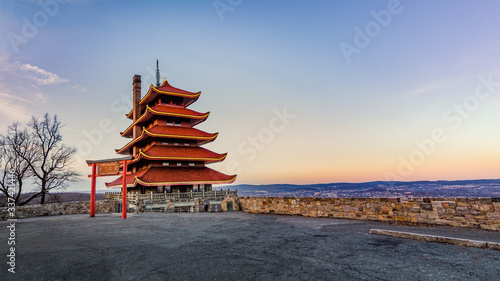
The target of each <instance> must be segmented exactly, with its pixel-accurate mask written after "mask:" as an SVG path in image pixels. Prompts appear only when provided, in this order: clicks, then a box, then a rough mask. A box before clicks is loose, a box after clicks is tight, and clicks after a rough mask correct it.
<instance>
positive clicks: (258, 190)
mask: <svg viewBox="0 0 500 281" xmlns="http://www.w3.org/2000/svg"><path fill="white" fill-rule="evenodd" d="M228 187H230V189H231V190H233V189H238V194H239V196H257V197H273V196H279V197H351V198H352V197H359V198H367V197H380V198H387V197H500V179H496V180H462V181H415V182H384V181H376V182H367V183H328V184H313V185H292V184H271V185H247V184H242V185H232V186H228Z"/></svg>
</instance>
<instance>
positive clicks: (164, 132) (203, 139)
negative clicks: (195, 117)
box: [116, 125, 218, 154]
mask: <svg viewBox="0 0 500 281" xmlns="http://www.w3.org/2000/svg"><path fill="white" fill-rule="evenodd" d="M217 135H218V133H213V134H210V133H206V132H203V131H200V130H198V129H195V128H188V127H173V126H158V125H156V126H153V127H151V128H149V129H144V130H143V131H142V134H141V135H140V136H139V137H137V138H135V139H133V140H132V141H130V142H129V143H127V144H126V145H125V146H124V147H122V148H120V149H117V150H116V153H118V154H130V149H131V148H132V147H133V145H134V144H136V143H138V142H140V141H142V140H145V139H147V138H151V137H157V138H175V139H185V140H196V141H198V142H199V144H204V143H208V142H211V141H214V140H215V139H216V138H217Z"/></svg>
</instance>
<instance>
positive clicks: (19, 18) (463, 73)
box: [0, 0, 500, 190]
mask: <svg viewBox="0 0 500 281" xmlns="http://www.w3.org/2000/svg"><path fill="white" fill-rule="evenodd" d="M42 2H43V3H48V4H47V6H45V9H44V6H43V5H40V4H39V2H38V1H2V2H0V47H1V49H0V55H1V57H0V62H1V67H0V73H1V74H0V132H5V129H6V127H7V125H8V124H10V123H11V122H12V121H14V120H21V121H22V120H24V119H25V118H27V117H29V116H31V115H36V116H41V115H42V114H43V113H45V112H49V113H51V114H58V116H59V117H60V119H61V120H62V122H63V123H64V124H65V129H64V132H63V133H64V138H65V141H66V142H67V143H68V144H70V145H74V146H77V147H78V148H79V151H80V152H79V155H78V163H77V164H76V166H77V169H79V171H81V173H82V174H86V173H88V172H89V169H88V168H87V167H86V166H85V164H84V163H83V160H84V159H99V158H106V157H113V156H115V154H114V149H115V148H119V147H121V146H122V145H123V144H124V143H126V142H127V139H123V138H121V137H120V136H119V132H120V131H122V130H123V129H124V128H126V127H127V126H128V124H129V121H128V120H126V119H125V118H124V117H123V115H124V113H126V112H127V111H128V110H129V109H130V106H131V104H130V100H127V99H130V98H131V90H132V87H131V86H132V85H131V84H132V77H133V75H134V74H140V75H142V77H143V84H144V85H143V92H145V91H146V90H147V88H148V86H149V85H145V84H148V83H152V82H153V76H152V74H153V73H154V72H153V71H154V67H155V62H156V59H159V61H160V70H161V72H162V76H166V78H167V80H168V81H169V82H170V83H171V84H172V85H174V86H176V87H179V88H183V89H186V90H189V91H202V95H201V98H200V99H199V100H198V101H197V102H196V103H195V104H193V105H192V106H191V107H190V108H192V109H194V110H197V111H201V112H206V111H210V112H211V115H210V117H209V119H208V120H207V121H206V122H204V123H203V124H201V125H199V128H200V129H202V130H205V131H207V132H220V135H219V137H218V139H217V140H216V141H215V142H213V143H211V144H209V145H207V146H206V147H207V148H209V149H211V150H214V151H216V152H219V153H223V152H228V153H229V156H228V158H227V160H226V161H224V162H222V163H219V164H214V165H211V167H213V168H215V169H217V170H220V171H222V172H226V173H238V175H239V176H238V180H237V183H263V184H264V183H319V182H337V181H350V182H361V181H370V180H386V179H392V178H397V179H400V180H419V179H429V180H434V179H474V178H498V175H499V170H500V146H498V143H499V142H500V130H499V129H498V124H499V122H500V114H498V108H499V107H500V86H499V85H498V83H497V82H496V81H500V66H499V63H498V62H499V59H500V48H499V47H500V46H499V45H500V35H499V33H498V31H497V30H498V26H500V18H499V17H498V11H499V10H500V9H499V8H500V3H498V2H497V1H474V2H471V1H453V2H451V1H405V0H401V1H244V0H243V1H238V0H233V1H226V0H220V1H59V2H54V1H42ZM186 2H188V3H186ZM54 3H56V4H54ZM374 14H375V15H379V16H378V17H379V21H377V19H376V17H377V16H374ZM387 15H390V19H389V18H388V17H387ZM384 16H385V17H384ZM380 17H381V19H380ZM27 22H28V24H27ZM29 25H33V26H34V27H36V29H37V31H36V32H28V31H33V30H30V29H29V28H28V27H27V26H29ZM23 28H24V30H25V33H23ZM360 30H361V32H362V33H363V34H362V35H360V34H359V31H360ZM20 37H21V38H22V39H19V38H20ZM363 37H364V38H365V39H366V38H367V39H368V40H364V44H361V45H360V44H358V45H356V42H358V43H359V42H360V38H363ZM13 38H17V39H18V41H13ZM356 38H357V39H358V41H356ZM19 40H20V41H19ZM361 41H362V40H361ZM346 45H349V46H352V48H355V49H356V50H357V51H356V53H352V54H351V55H348V56H346V55H345V53H344V52H345V51H343V49H342V48H341V46H346ZM16 48H17V50H16ZM485 81H486V82H485ZM488 81H489V82H488ZM478 87H479V88H480V91H479V93H482V95H479V96H476V95H475V93H476V89H477V88H478ZM479 97H481V98H479ZM460 108H462V111H463V112H462V114H461V113H460V112H459V110H460ZM464 108H465V109H464ZM284 112H286V114H288V115H289V116H290V118H289V119H286V118H285V119H286V120H284V121H283V120H282V119H280V116H283V114H285V113H284ZM286 114H285V115H286ZM291 116H293V118H292V117H291ZM276 118H277V119H276ZM275 119H276V120H278V121H276V122H278V123H279V122H282V123H279V124H278V123H276V124H278V125H279V126H272V125H270V124H271V123H272V122H273V120H275ZM99 124H101V127H100V125H99ZM102 124H104V125H105V126H103V125H102ZM103 128H104V130H103ZM435 130H438V132H441V135H440V136H441V137H440V138H436V139H437V141H436V140H434V139H433V138H432V136H433V132H434V131H435ZM438 135H439V134H438ZM252 139H256V142H257V143H255V142H252ZM426 140H431V142H428V141H426ZM419 144H420V145H419ZM422 144H425V145H422ZM426 145H427V146H426ZM110 180H111V178H110ZM101 184H102V182H101ZM87 186H88V182H87V179H85V180H84V181H82V182H81V183H79V184H77V185H75V186H74V187H72V189H74V190H77V189H78V190H84V189H86V188H87ZM69 190H71V189H69Z"/></svg>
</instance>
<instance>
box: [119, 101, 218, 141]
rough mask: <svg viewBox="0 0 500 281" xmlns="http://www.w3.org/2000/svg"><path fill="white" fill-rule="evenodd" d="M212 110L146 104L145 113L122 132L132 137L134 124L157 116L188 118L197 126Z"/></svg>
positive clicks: (123, 135) (124, 135)
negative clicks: (201, 110) (199, 110)
mask: <svg viewBox="0 0 500 281" xmlns="http://www.w3.org/2000/svg"><path fill="white" fill-rule="evenodd" d="M209 114H210V112H207V113H200V112H197V111H194V110H191V109H187V108H183V107H174V106H169V105H162V104H158V105H155V106H153V107H149V106H146V110H145V111H144V113H143V114H142V115H141V117H139V119H137V120H136V121H135V122H133V123H132V124H131V125H130V126H129V127H128V128H127V129H126V130H125V131H123V132H122V133H120V134H121V135H122V137H132V129H133V128H134V126H136V125H139V124H141V123H144V122H147V121H148V120H150V119H151V118H153V117H155V116H171V117H182V118H188V119H189V120H190V121H191V126H195V125H197V124H199V123H201V122H203V121H205V120H206V119H207V118H208V115H209Z"/></svg>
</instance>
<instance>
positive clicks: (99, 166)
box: [86, 156, 132, 219]
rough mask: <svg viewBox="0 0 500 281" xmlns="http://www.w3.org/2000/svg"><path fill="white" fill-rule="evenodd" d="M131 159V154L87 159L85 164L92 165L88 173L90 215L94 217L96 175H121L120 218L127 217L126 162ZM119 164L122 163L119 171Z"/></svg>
mask: <svg viewBox="0 0 500 281" xmlns="http://www.w3.org/2000/svg"><path fill="white" fill-rule="evenodd" d="M131 159H132V156H127V157H122V158H112V159H103V160H87V161H86V162H87V165H88V166H89V167H92V174H91V175H88V177H89V178H92V184H91V189H90V217H95V192H96V177H104V176H117V175H122V176H123V185H122V218H123V219H126V218H127V175H129V174H131V173H128V172H127V162H129V161H130V160H131ZM120 164H121V165H122V172H121V173H120Z"/></svg>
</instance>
